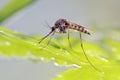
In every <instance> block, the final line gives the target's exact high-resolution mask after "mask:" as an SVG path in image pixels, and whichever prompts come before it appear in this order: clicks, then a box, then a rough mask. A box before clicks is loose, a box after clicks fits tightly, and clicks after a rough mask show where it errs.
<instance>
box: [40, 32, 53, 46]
mask: <svg viewBox="0 0 120 80" xmlns="http://www.w3.org/2000/svg"><path fill="white" fill-rule="evenodd" d="M52 32H53V31H51V32H50V33H49V34H47V35H46V36H45V37H43V38H42V39H41V40H40V41H39V44H40V43H41V42H42V41H43V40H44V39H45V38H47V37H48V36H49V35H50V34H51V33H52Z"/></svg>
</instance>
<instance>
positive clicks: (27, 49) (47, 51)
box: [0, 27, 120, 80]
mask: <svg viewBox="0 0 120 80" xmlns="http://www.w3.org/2000/svg"><path fill="white" fill-rule="evenodd" d="M40 39H41V37H38V36H27V35H23V34H20V33H17V32H13V31H10V30H8V29H6V28H3V27H0V54H1V55H4V56H7V57H13V56H17V57H25V58H28V59H30V60H34V61H40V60H43V61H51V60H53V61H54V62H55V63H56V64H57V65H65V66H68V65H71V66H72V65H73V66H75V67H77V68H74V69H69V70H68V71H65V72H63V73H61V74H59V76H58V77H56V78H53V80H112V79H113V78H114V79H115V80H119V79H120V77H119V75H120V69H119V67H120V64H119V61H120V58H119V52H120V51H119V49H120V45H119V44H120V43H119V42H117V41H112V40H107V39H105V40H104V39H103V40H102V41H101V42H102V44H104V45H102V46H101V45H99V44H97V43H96V44H95V43H90V42H85V41H84V42H83V44H84V49H85V52H86V55H87V56H88V58H89V60H90V62H91V63H92V64H93V65H94V66H95V67H96V68H97V69H99V70H100V71H101V72H99V71H97V70H95V69H94V68H93V67H92V66H91V65H90V64H89V63H88V61H87V59H86V58H85V55H84V54H83V51H82V49H81V47H80V43H79V39H76V38H75V37H73V38H71V44H72V47H73V50H72V49H71V48H70V47H69V44H68V40H67V38H66V37H57V38H56V39H52V41H51V43H50V44H49V45H48V46H47V47H45V48H43V47H44V46H45V45H46V43H47V40H45V41H43V42H42V43H41V44H38V41H39V40H40ZM112 48H113V51H112V52H111V49H112ZM114 49H115V50H114ZM110 52H111V53H110ZM114 53H115V54H114ZM111 55H113V57H111ZM116 55H117V56H116Z"/></svg>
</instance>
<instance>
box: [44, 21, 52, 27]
mask: <svg viewBox="0 0 120 80" xmlns="http://www.w3.org/2000/svg"><path fill="white" fill-rule="evenodd" d="M45 23H46V24H47V27H48V28H50V29H51V26H50V25H49V24H48V22H47V21H46V20H45Z"/></svg>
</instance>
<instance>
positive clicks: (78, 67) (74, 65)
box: [73, 64, 82, 68]
mask: <svg viewBox="0 0 120 80" xmlns="http://www.w3.org/2000/svg"><path fill="white" fill-rule="evenodd" d="M73 66H75V67H77V68H82V66H79V65H77V64H73Z"/></svg>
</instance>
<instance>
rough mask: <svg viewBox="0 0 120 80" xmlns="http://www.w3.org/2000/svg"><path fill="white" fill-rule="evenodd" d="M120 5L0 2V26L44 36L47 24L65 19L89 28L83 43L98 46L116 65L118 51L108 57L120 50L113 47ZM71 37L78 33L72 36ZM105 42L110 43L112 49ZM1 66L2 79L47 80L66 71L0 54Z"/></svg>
mask: <svg viewBox="0 0 120 80" xmlns="http://www.w3.org/2000/svg"><path fill="white" fill-rule="evenodd" d="M119 4H120V1H119V0H97V1H96V0H0V26H3V27H5V28H8V29H11V30H12V31H16V32H20V33H22V34H26V35H45V34H47V33H48V32H49V31H50V30H49V28H48V27H46V26H47V25H46V23H45V22H46V21H47V22H48V24H49V25H50V26H53V25H54V22H55V21H56V20H57V19H59V18H65V19H68V20H70V21H72V22H75V23H78V24H80V25H83V26H85V27H87V28H89V29H91V30H92V31H93V32H94V34H93V35H92V36H89V37H88V36H86V35H85V36H84V38H85V39H84V40H86V41H88V42H94V43H95V44H99V46H101V47H102V48H105V49H106V51H108V52H109V53H108V54H109V57H111V59H114V58H117V59H116V60H117V61H118V62H119V60H120V57H119V51H118V52H116V53H115V54H116V56H117V57H116V56H113V55H111V53H113V52H114V50H116V47H117V48H118V49H119V47H120V45H119V44H114V42H119V41H120V37H119V36H120V16H119V14H120V6H119ZM74 34H77V33H74V32H73V34H71V37H72V35H74ZM62 36H64V35H62ZM65 37H66V36H65ZM56 39H57V38H56ZM109 40H110V42H109ZM111 41H112V42H113V43H112V42H111ZM104 43H110V44H111V46H112V48H111V47H110V48H109V47H108V46H106V45H105V44H104ZM0 67H1V68H0V79H1V80H8V79H9V80H16V79H17V80H49V79H50V78H52V77H54V76H56V74H57V73H59V72H62V71H64V70H66V69H68V68H66V67H58V66H54V65H53V62H49V63H39V62H38V63H33V62H30V61H29V60H26V59H25V58H22V59H21V58H18V57H17V56H14V57H13V58H10V59H9V58H6V57H5V56H3V55H1V56H0Z"/></svg>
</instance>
